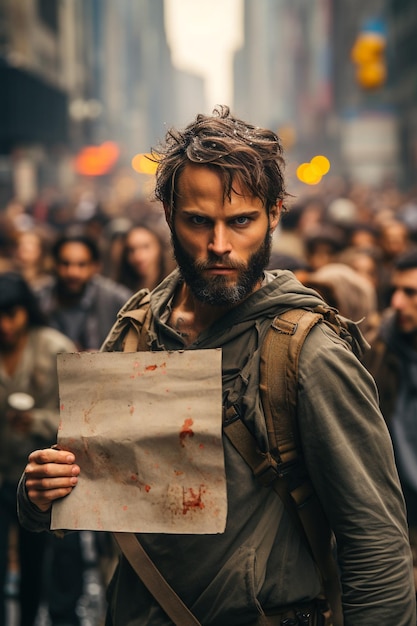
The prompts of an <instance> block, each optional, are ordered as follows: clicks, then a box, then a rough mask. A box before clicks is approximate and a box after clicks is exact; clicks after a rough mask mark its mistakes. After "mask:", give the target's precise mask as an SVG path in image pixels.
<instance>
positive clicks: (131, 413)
mask: <svg viewBox="0 0 417 626" xmlns="http://www.w3.org/2000/svg"><path fill="white" fill-rule="evenodd" d="M134 412H135V407H134V406H131V407H130V409H129V413H130V415H133V413H134Z"/></svg>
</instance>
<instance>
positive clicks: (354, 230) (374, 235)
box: [348, 223, 378, 249]
mask: <svg viewBox="0 0 417 626" xmlns="http://www.w3.org/2000/svg"><path fill="white" fill-rule="evenodd" d="M348 245H349V246H351V247H352V248H361V249H373V248H375V249H376V248H378V228H377V227H376V226H375V225H374V224H371V223H366V224H358V223H356V224H352V225H351V226H350V234H349V239H348Z"/></svg>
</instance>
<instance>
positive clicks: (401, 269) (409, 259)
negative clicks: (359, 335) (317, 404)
mask: <svg viewBox="0 0 417 626" xmlns="http://www.w3.org/2000/svg"><path fill="white" fill-rule="evenodd" d="M365 364H366V365H367V367H368V368H369V370H370V371H371V372H372V374H373V375H374V377H375V380H376V383H377V386H378V390H379V397H380V407H381V411H382V414H383V416H384V418H385V420H386V421H387V423H388V427H389V429H390V432H391V435H392V439H393V443H394V451H395V457H396V462H397V467H398V471H399V475H400V479H401V483H402V488H403V492H404V496H405V500H406V504H407V516H408V524H409V528H410V539H411V545H412V548H413V556H414V578H415V585H416V590H417V251H416V250H415V249H414V250H410V251H408V252H405V253H404V254H402V255H400V256H399V257H398V258H397V259H396V260H395V261H394V266H393V270H392V273H391V306H390V308H389V309H388V310H387V311H386V312H385V314H384V319H383V321H382V324H381V327H380V330H379V336H378V338H377V340H376V341H375V342H373V343H372V349H371V351H370V352H369V353H368V354H367V355H366V357H365Z"/></svg>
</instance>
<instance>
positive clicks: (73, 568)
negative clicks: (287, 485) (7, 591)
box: [36, 234, 131, 626]
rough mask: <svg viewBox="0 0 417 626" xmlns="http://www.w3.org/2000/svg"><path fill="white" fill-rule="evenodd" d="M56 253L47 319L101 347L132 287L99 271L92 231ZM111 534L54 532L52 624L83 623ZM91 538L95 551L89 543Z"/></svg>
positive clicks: (65, 239)
mask: <svg viewBox="0 0 417 626" xmlns="http://www.w3.org/2000/svg"><path fill="white" fill-rule="evenodd" d="M52 254H53V259H54V270H55V276H53V277H51V278H50V280H49V281H48V282H46V283H43V284H42V286H41V287H40V288H39V289H37V290H36V295H37V297H38V301H39V305H40V307H41V309H42V311H43V313H44V315H45V317H46V319H47V321H48V324H49V325H50V326H52V327H53V328H56V329H58V330H60V331H61V332H62V333H64V334H65V335H66V336H67V337H69V338H70V339H72V341H73V342H74V343H75V345H76V349H77V350H81V351H84V350H98V349H99V348H100V346H101V344H102V343H103V341H104V339H105V338H106V336H107V333H108V331H109V329H110V328H111V326H112V324H113V321H114V318H115V316H116V315H117V312H118V311H119V309H120V307H121V306H122V304H123V303H124V302H125V301H126V300H127V299H128V298H129V297H130V295H131V291H130V290H129V289H127V287H124V286H123V285H119V284H118V283H116V282H114V281H113V280H110V279H109V278H105V277H103V276H101V275H100V274H99V269H100V252H99V248H98V246H97V243H96V242H95V240H94V239H92V238H90V237H88V236H87V235H84V234H64V235H62V236H61V237H60V238H59V239H58V240H57V241H56V242H55V244H54V246H53V249H52ZM107 539H108V537H106V536H104V535H97V534H96V535H94V536H93V535H92V534H91V533H87V532H82V533H81V534H79V533H74V534H69V535H66V536H65V538H64V539H62V538H58V537H56V536H52V538H51V542H50V544H51V546H52V548H51V565H50V568H49V578H50V580H49V585H48V608H49V616H50V619H51V622H52V626H61V624H64V625H65V626H78V624H79V623H80V620H79V616H78V611H77V605H78V602H79V600H80V598H81V596H82V593H83V573H84V570H85V567H86V564H89V565H93V564H96V556H95V554H97V552H101V551H102V550H105V551H106V552H107V551H108V547H109V546H107V543H108V542H107ZM83 540H85V541H84V542H83ZM91 542H93V545H92V547H93V550H91V547H90V548H88V546H91ZM110 547H111V545H110ZM86 548H87V549H86Z"/></svg>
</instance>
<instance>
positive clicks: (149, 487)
mask: <svg viewBox="0 0 417 626" xmlns="http://www.w3.org/2000/svg"><path fill="white" fill-rule="evenodd" d="M150 490H151V486H150V485H145V491H146V493H149V492H150Z"/></svg>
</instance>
